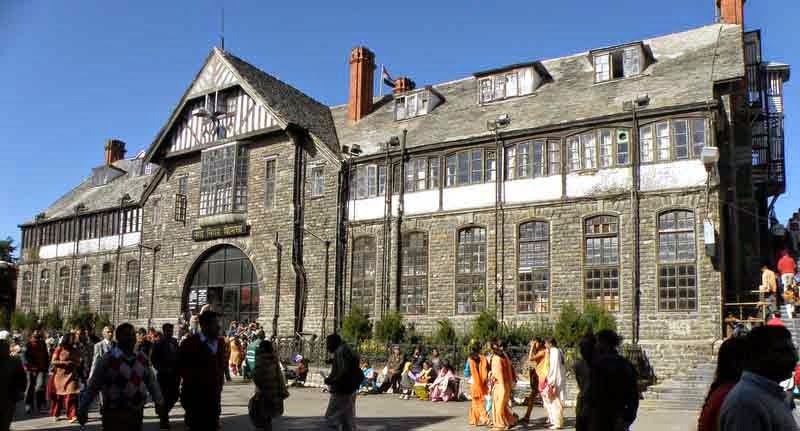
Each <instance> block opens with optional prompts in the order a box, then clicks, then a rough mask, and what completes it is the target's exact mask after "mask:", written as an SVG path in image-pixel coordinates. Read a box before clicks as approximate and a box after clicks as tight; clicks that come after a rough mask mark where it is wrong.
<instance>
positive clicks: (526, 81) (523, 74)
mask: <svg viewBox="0 0 800 431" xmlns="http://www.w3.org/2000/svg"><path fill="white" fill-rule="evenodd" d="M535 73H536V72H534V70H533V67H523V68H520V69H515V70H511V71H507V72H503V73H499V74H497V75H493V76H487V77H485V78H480V79H479V80H478V93H479V98H480V100H479V102H480V103H489V102H494V101H497V100H503V99H508V98H510V97H517V96H524V95H526V94H531V93H533V90H534V87H535V86H536V82H535V81H536V77H535V76H534V74H535Z"/></svg>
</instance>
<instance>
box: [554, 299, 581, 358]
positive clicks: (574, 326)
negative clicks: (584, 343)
mask: <svg viewBox="0 0 800 431" xmlns="http://www.w3.org/2000/svg"><path fill="white" fill-rule="evenodd" d="M588 329H589V328H588V325H587V324H586V321H585V320H584V319H582V318H581V314H580V313H579V312H578V309H577V308H575V306H574V305H572V304H571V303H567V304H565V305H564V306H563V307H562V308H561V313H560V314H559V316H558V323H556V327H555V331H554V332H555V338H556V341H557V342H558V345H559V346H561V347H575V346H576V345H577V344H578V340H580V338H581V337H583V336H584V335H585V334H586V332H587V330H588Z"/></svg>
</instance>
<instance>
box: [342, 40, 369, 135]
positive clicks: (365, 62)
mask: <svg viewBox="0 0 800 431" xmlns="http://www.w3.org/2000/svg"><path fill="white" fill-rule="evenodd" d="M374 74H375V54H373V53H372V51H370V50H369V49H367V48H366V47H364V46H358V47H355V48H353V50H352V51H350V98H349V99H348V102H347V119H348V120H349V121H350V122H351V123H355V122H356V121H358V120H360V119H362V118H364V117H366V116H367V115H369V113H370V112H372V95H373V78H374Z"/></svg>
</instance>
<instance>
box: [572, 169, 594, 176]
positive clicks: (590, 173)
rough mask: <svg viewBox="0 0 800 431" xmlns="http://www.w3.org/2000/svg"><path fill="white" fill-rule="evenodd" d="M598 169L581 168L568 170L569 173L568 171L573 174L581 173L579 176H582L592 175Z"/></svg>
mask: <svg viewBox="0 0 800 431" xmlns="http://www.w3.org/2000/svg"><path fill="white" fill-rule="evenodd" d="M599 170H600V169H598V168H592V169H581V170H577V171H569V173H570V174H575V175H581V176H583V175H594V174H596V173H597V172H598V171H599Z"/></svg>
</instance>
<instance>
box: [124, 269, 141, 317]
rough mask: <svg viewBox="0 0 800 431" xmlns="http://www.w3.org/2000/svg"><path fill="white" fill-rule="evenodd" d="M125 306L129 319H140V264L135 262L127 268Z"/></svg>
mask: <svg viewBox="0 0 800 431" xmlns="http://www.w3.org/2000/svg"><path fill="white" fill-rule="evenodd" d="M125 306H126V312H127V315H128V318H129V319H138V318H139V262H137V261H135V260H131V261H129V262H128V264H127V265H126V266H125Z"/></svg>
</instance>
